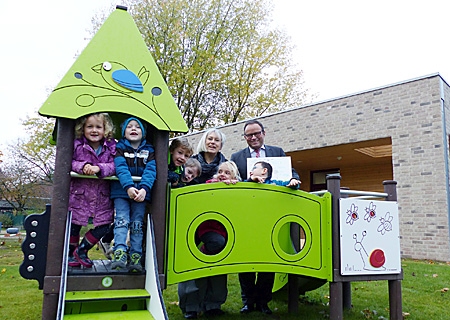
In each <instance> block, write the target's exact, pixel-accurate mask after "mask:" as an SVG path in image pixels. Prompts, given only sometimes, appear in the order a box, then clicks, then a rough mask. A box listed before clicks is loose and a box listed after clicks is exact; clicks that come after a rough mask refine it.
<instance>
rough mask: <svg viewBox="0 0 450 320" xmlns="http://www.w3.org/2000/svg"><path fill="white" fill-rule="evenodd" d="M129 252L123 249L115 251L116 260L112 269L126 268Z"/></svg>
mask: <svg viewBox="0 0 450 320" xmlns="http://www.w3.org/2000/svg"><path fill="white" fill-rule="evenodd" d="M127 259H128V257H127V253H126V252H125V251H123V250H122V249H117V250H116V251H114V261H113V262H112V263H111V268H112V269H125V268H126V267H127Z"/></svg>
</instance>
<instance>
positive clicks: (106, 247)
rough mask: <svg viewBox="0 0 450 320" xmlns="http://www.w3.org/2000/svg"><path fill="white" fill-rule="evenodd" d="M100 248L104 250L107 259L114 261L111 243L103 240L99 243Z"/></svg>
mask: <svg viewBox="0 0 450 320" xmlns="http://www.w3.org/2000/svg"><path fill="white" fill-rule="evenodd" d="M98 246H99V248H100V249H101V250H102V252H103V255H104V256H105V257H106V259H108V260H112V257H111V253H112V248H111V243H107V242H103V239H100V241H99V242H98Z"/></svg>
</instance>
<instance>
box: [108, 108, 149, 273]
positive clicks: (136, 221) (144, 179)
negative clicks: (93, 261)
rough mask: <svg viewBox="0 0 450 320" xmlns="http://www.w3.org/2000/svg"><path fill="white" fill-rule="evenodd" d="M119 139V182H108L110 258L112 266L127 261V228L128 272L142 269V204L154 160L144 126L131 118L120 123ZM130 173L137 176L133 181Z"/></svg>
mask: <svg viewBox="0 0 450 320" xmlns="http://www.w3.org/2000/svg"><path fill="white" fill-rule="evenodd" d="M121 128H122V136H123V138H122V139H120V140H119V142H117V145H116V156H115V158H114V164H115V167H116V175H117V177H118V178H119V181H113V182H112V183H111V198H112V199H113V200H114V207H115V209H116V218H115V221H114V259H113V262H112V264H111V268H112V269H119V270H120V269H125V268H126V267H127V261H128V256H127V252H128V246H127V243H126V240H127V234H128V230H129V231H130V248H129V254H130V258H131V259H130V262H129V264H128V271H129V272H142V264H141V258H142V241H143V239H144V232H143V225H144V216H145V207H146V204H147V202H149V201H150V196H151V189H152V187H153V183H154V182H155V179H156V162H155V152H154V149H153V146H152V145H151V144H149V143H147V142H146V140H145V133H146V132H145V130H146V127H144V126H143V124H142V122H141V120H139V119H138V118H135V117H131V118H128V119H126V120H125V121H124V122H123V123H122V125H121ZM132 176H138V177H141V180H140V181H133V179H132Z"/></svg>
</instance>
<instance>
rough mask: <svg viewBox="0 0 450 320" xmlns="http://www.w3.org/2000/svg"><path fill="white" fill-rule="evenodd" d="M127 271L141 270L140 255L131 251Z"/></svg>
mask: <svg viewBox="0 0 450 320" xmlns="http://www.w3.org/2000/svg"><path fill="white" fill-rule="evenodd" d="M128 271H129V272H142V264H141V255H140V254H139V253H133V254H132V255H131V261H130V265H129V266H128Z"/></svg>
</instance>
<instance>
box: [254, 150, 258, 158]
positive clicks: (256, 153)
mask: <svg viewBox="0 0 450 320" xmlns="http://www.w3.org/2000/svg"><path fill="white" fill-rule="evenodd" d="M255 156H256V158H259V149H255Z"/></svg>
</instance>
